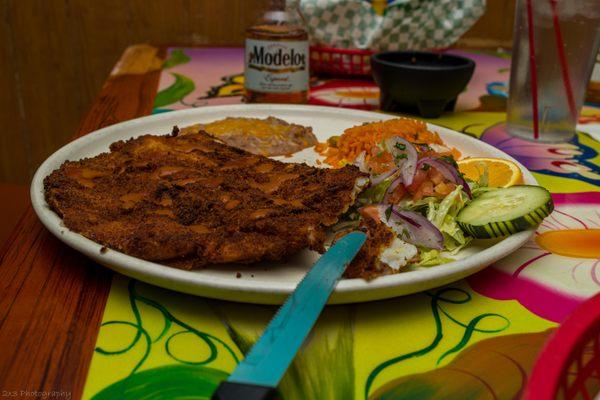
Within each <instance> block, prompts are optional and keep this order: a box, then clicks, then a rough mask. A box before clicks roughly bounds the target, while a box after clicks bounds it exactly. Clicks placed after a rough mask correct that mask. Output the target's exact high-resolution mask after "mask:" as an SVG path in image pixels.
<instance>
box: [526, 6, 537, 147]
mask: <svg viewBox="0 0 600 400" xmlns="http://www.w3.org/2000/svg"><path fill="white" fill-rule="evenodd" d="M527 25H528V26H527V28H528V30H529V70H530V74H531V105H532V107H533V110H532V111H533V138H534V139H536V140H537V139H538V138H539V136H540V135H539V121H538V93H537V87H538V86H537V68H536V65H535V38H534V37H533V7H532V5H531V0H527Z"/></svg>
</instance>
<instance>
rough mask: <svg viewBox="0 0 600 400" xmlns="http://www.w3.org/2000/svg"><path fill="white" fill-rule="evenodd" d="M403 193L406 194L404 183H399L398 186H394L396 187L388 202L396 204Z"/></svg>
mask: <svg viewBox="0 0 600 400" xmlns="http://www.w3.org/2000/svg"><path fill="white" fill-rule="evenodd" d="M405 195H406V188H405V187H404V185H402V184H400V185H398V187H396V189H394V191H393V192H392V194H391V195H390V197H389V201H390V203H393V204H396V203H398V202H400V200H402V199H403V198H404V196H405Z"/></svg>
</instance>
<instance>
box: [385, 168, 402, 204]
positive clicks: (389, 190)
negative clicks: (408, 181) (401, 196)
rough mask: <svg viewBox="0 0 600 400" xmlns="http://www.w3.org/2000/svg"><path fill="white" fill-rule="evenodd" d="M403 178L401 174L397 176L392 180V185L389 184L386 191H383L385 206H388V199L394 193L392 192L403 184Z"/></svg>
mask: <svg viewBox="0 0 600 400" xmlns="http://www.w3.org/2000/svg"><path fill="white" fill-rule="evenodd" d="M403 179H404V178H403V177H402V174H399V175H398V176H397V177H396V179H394V180H393V181H392V183H390V186H388V188H387V190H386V191H385V195H384V196H383V202H384V203H385V204H389V198H390V196H391V195H392V193H394V191H395V190H396V188H397V187H398V186H400V185H401V184H402V182H403Z"/></svg>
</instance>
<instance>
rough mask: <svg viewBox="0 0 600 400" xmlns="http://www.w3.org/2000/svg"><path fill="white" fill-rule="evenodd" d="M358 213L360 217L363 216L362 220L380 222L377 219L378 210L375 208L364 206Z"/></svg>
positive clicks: (378, 218)
mask: <svg viewBox="0 0 600 400" xmlns="http://www.w3.org/2000/svg"><path fill="white" fill-rule="evenodd" d="M358 212H359V213H360V215H362V216H363V218H372V219H374V220H375V221H377V222H379V221H380V220H381V219H380V217H379V209H378V208H377V206H372V205H371V206H364V207H361V208H359V209H358Z"/></svg>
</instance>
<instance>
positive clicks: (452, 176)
mask: <svg viewBox="0 0 600 400" xmlns="http://www.w3.org/2000/svg"><path fill="white" fill-rule="evenodd" d="M424 164H427V165H429V166H430V167H433V168H435V169H436V170H438V172H439V173H440V174H442V175H443V176H444V178H446V179H448V180H449V181H451V182H453V183H455V184H457V185H461V186H462V189H463V190H464V192H465V193H466V194H467V196H469V198H471V188H470V187H469V185H468V184H467V182H466V181H465V180H464V179H463V177H462V176H460V174H459V173H458V170H457V169H456V168H454V166H452V165H450V163H448V162H446V161H443V160H441V159H439V158H432V157H425V158H422V159H420V160H419V162H418V163H417V167H418V168H421V167H422V166H423V165H424Z"/></svg>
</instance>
